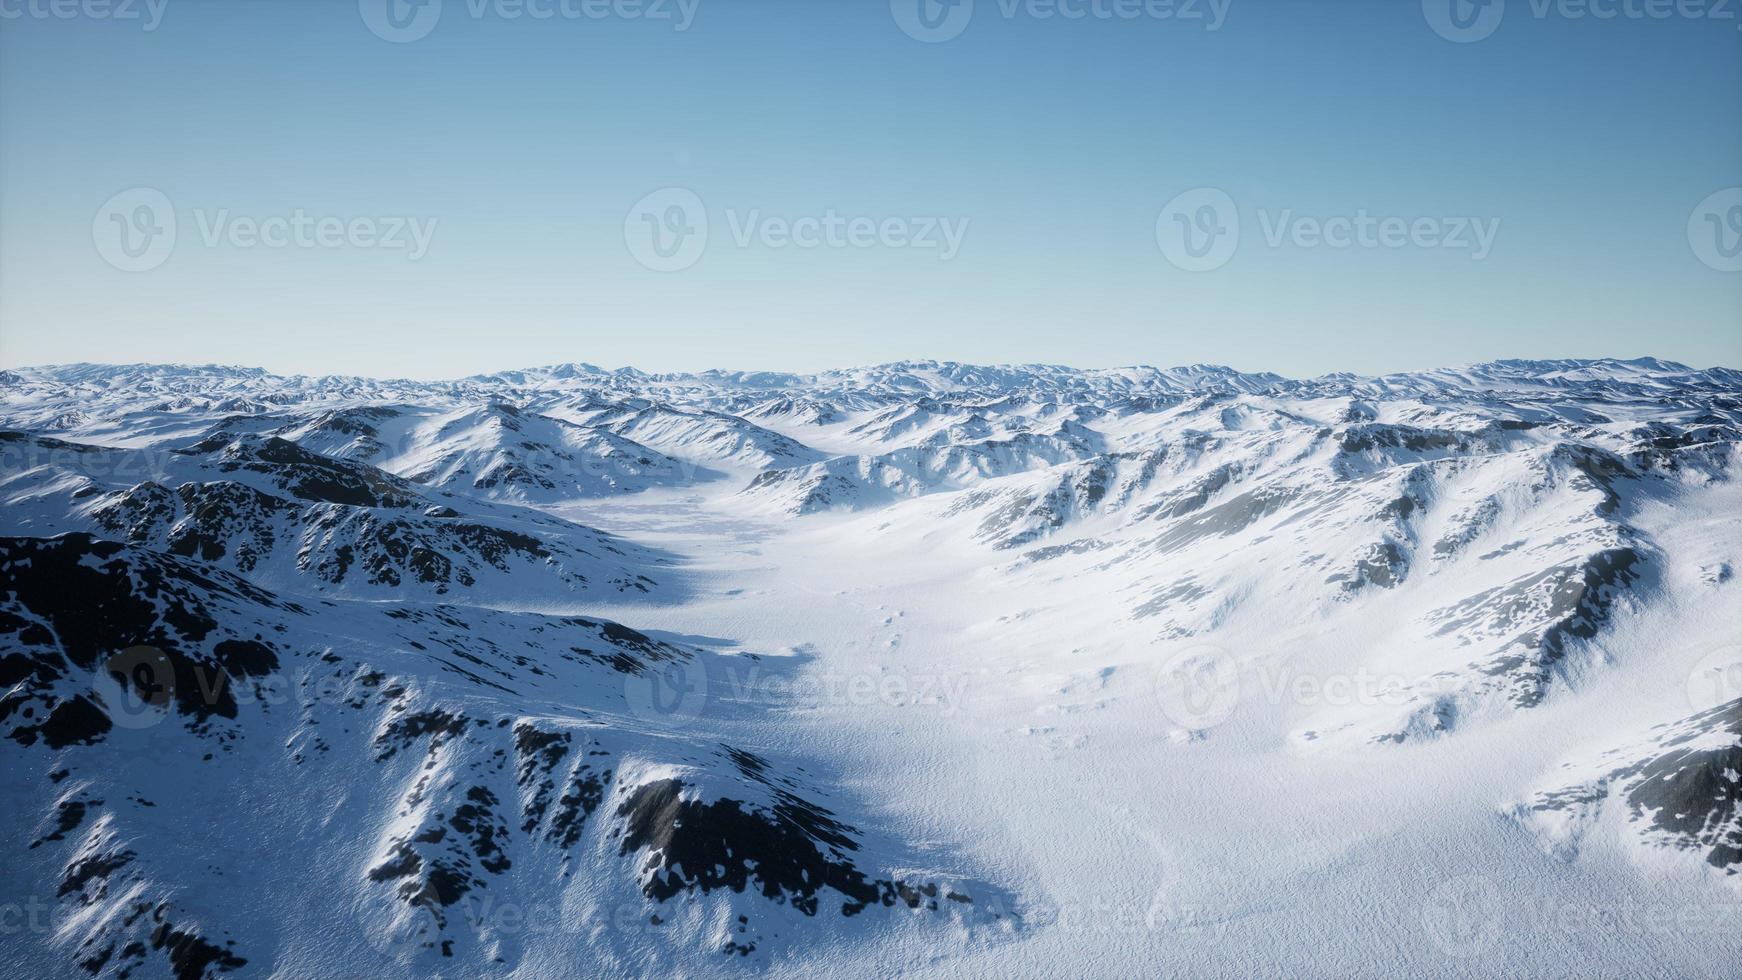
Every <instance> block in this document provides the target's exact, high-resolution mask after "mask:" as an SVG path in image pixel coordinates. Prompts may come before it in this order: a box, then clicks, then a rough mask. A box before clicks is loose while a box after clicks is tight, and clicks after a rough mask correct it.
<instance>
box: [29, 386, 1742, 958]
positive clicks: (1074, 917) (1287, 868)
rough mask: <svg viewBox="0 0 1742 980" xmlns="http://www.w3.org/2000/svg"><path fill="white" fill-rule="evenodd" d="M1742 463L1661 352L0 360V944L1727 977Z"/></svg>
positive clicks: (1738, 413)
mask: <svg viewBox="0 0 1742 980" xmlns="http://www.w3.org/2000/svg"><path fill="white" fill-rule="evenodd" d="M1739 453H1742V373H1739V372H1737V371H1734V370H1729V369H1722V368H1714V369H1709V370H1699V369H1694V368H1690V367H1687V366H1685V365H1680V364H1674V363H1671V362H1665V361H1661V360H1655V359H1650V358H1641V359H1637V360H1630V361H1618V360H1597V361H1589V360H1571V359H1564V360H1553V361H1503V362H1495V363H1489V364H1480V365H1470V366H1465V367H1460V368H1451V369H1444V370H1435V371H1427V372H1420V373H1411V374H1402V375H1391V376H1385V377H1360V376H1354V375H1331V376H1326V377H1322V378H1316V379H1306V380H1291V379H1286V378H1281V377H1278V376H1276V375H1270V374H1249V373H1242V372H1238V371H1234V370H1232V369H1229V368H1223V367H1215V366H1207V365H1200V366H1194V367H1185V368H1174V369H1167V370H1161V369H1155V368H1147V367H1133V368H1120V369H1110V370H1076V369H1071V368H1065V367H1059V366H1051V365H1006V366H976V365H966V364H958V363H954V362H934V361H910V362H901V363H896V364H888V365H879V366H874V367H868V368H858V369H850V370H838V371H825V372H820V373H816V374H808V375H799V374H787V373H776V372H753V371H708V372H701V373H696V374H650V373H646V372H642V371H637V370H634V369H630V368H624V369H619V370H608V369H605V368H600V367H596V366H593V365H589V364H584V363H574V364H563V365H555V366H550V367H544V368H533V369H526V370H519V371H505V372H500V373H497V374H490V375H480V376H475V377H471V378H465V379H460V380H455V381H446V382H418V381H407V380H379V379H366V378H346V377H338V376H330V377H319V378H313V377H280V376H275V375H271V374H268V373H266V372H263V371H259V370H255V369H246V368H222V367H211V366H207V367H186V366H167V365H125V366H105V365H88V364H87V365H68V366H60V367H47V368H20V369H14V370H11V371H8V372H5V373H4V374H3V375H0V689H3V690H4V692H5V693H4V697H3V698H0V735H4V736H6V739H7V740H6V741H4V742H0V745H4V746H5V748H4V749H3V750H0V751H3V753H4V755H3V756H0V758H3V759H4V765H5V768H6V771H7V780H6V784H5V785H6V789H5V791H4V792H5V794H6V795H5V802H6V806H7V810H8V813H9V814H14V815H16V816H15V817H14V819H13V820H11V821H9V822H8V829H7V832H6V837H5V838H4V840H5V844H6V848H7V856H8V858H9V859H10V860H9V861H8V862H7V866H6V871H5V872H4V874H5V879H4V880H5V884H6V888H7V891H8V893H9V894H10V895H13V896H23V899H22V900H20V901H19V902H16V903H15V904H16V905H18V907H19V909H18V911H19V912H20V915H19V916H17V917H14V918H15V919H17V920H18V921H24V922H26V923H27V925H26V927H24V928H21V929H13V930H9V931H8V930H0V962H7V963H10V964H20V965H22V972H21V975H25V974H28V975H61V974H76V975H96V976H103V977H108V976H162V975H175V976H184V977H200V976H216V975H222V974H227V973H235V974H238V975H252V974H262V975H282V976H306V975H356V974H358V973H364V974H367V975H371V976H394V975H406V976H414V975H416V976H421V975H431V974H433V973H437V972H439V973H443V974H452V975H479V974H497V975H513V976H526V977H546V976H570V975H577V974H581V973H586V974H602V975H628V974H635V973H642V972H647V971H658V972H669V973H674V974H682V975H723V974H727V973H733V974H735V973H740V972H743V971H745V970H754V971H758V972H762V971H766V972H772V973H775V974H778V975H788V974H790V975H798V974H804V975H816V974H818V973H822V974H842V975H864V974H866V973H870V974H876V975H887V974H891V973H896V972H915V973H921V974H935V975H960V974H962V973H967V974H969V975H977V976H1010V975H1024V976H1026V975H1059V974H1073V975H1083V976H1129V975H1140V974H1141V975H1154V974H1170V975H1237V974H1238V975H1244V974H1250V973H1255V972H1267V973H1274V972H1284V971H1286V972H1294V973H1303V972H1304V973H1312V974H1319V975H1330V974H1334V975H1360V976H1379V975H1392V974H1394V973H1396V972H1404V973H1408V974H1420V975H1476V974H1482V975H1486V974H1494V973H1511V974H1544V973H1557V974H1558V973H1568V972H1578V973H1596V974H1600V975H1632V974H1654V975H1660V974H1661V975H1678V976H1679V975H1688V976H1723V975H1728V974H1729V973H1730V972H1732V968H1733V965H1734V962H1735V961H1736V960H1737V958H1738V956H1739V955H1742V940H1738V938H1737V936H1736V933H1735V930H1734V928H1733V924H1734V921H1735V920H1734V917H1733V916H1734V911H1735V909H1736V908H1737V907H1739V906H1742V810H1738V807H1737V799H1738V793H1739V787H1742V784H1739V782H1738V780H1739V779H1742V775H1739V773H1742V761H1739V758H1738V755H1737V752H1738V751H1739V747H1742V730H1739V729H1738V724H1739V721H1738V714H1737V712H1738V706H1739V705H1742V646H1738V645H1737V637H1738V635H1739V634H1738V626H1739V625H1742V585H1739V584H1738V582H1737V577H1736V574H1735V570H1736V569H1737V567H1738V566H1739V565H1742V483H1739V482H1738V479H1737V477H1738V475H1739V473H1742V457H1739ZM623 624H629V625H623ZM215 814H216V815H222V816H221V819H214V815H215ZM32 903H34V904H32ZM26 906H29V907H30V908H35V909H36V910H37V912H36V913H33V914H34V915H35V918H31V917H30V916H25V915H24V914H23V912H24V910H25V907H26ZM1618 909H1630V910H1640V909H1643V910H1646V912H1649V913H1651V914H1652V916H1653V917H1652V919H1651V921H1652V922H1654V923H1657V922H1659V920H1661V922H1662V923H1668V924H1667V925H1665V924H1661V923H1660V924H1657V925H1652V926H1649V927H1635V928H1628V929H1617V928H1609V927H1603V926H1599V925H1594V924H1593V923H1603V922H1612V921H1613V919H1614V915H1615V912H1616V910H1618ZM0 911H7V910H0ZM1605 915H1607V916H1608V918H1604V916H1605ZM7 921H13V920H10V919H9V920H7ZM1726 921H1727V922H1729V923H1730V926H1729V927H1728V928H1724V927H1722V926H1721V924H1722V923H1724V922H1726ZM31 922H35V923H37V924H35V925H30V924H28V923H31ZM1569 923H1572V924H1570V925H1569ZM1715 924H1717V925H1715ZM14 972H20V971H18V970H15V971H14Z"/></svg>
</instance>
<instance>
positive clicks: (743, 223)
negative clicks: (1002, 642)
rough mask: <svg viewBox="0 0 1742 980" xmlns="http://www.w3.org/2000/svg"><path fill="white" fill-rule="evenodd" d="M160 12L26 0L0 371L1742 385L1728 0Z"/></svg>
mask: <svg viewBox="0 0 1742 980" xmlns="http://www.w3.org/2000/svg"><path fill="white" fill-rule="evenodd" d="M62 2H67V0H62ZM113 2H116V3H119V2H121V0H113ZM132 2H133V6H132V8H131V9H130V11H129V12H136V13H137V15H138V16H137V17H136V18H135V19H130V20H129V19H117V18H116V17H115V16H114V15H113V13H114V12H113V11H110V14H109V15H108V16H102V13H103V12H104V11H105V10H106V9H108V7H107V5H106V4H100V3H98V4H93V3H92V2H91V0H83V4H82V5H81V4H80V3H74V4H73V6H72V7H71V8H68V9H71V10H73V12H74V16H71V17H65V18H63V17H58V16H55V15H54V12H53V11H52V10H51V9H50V8H49V6H48V5H49V3H50V0H0V12H4V13H6V14H7V15H8V16H7V17H6V19H3V20H0V363H3V364H5V365H8V366H17V365H24V364H43V363H55V362H65V361H75V360H98V361H135V360H146V361H192V362H218V363H234V364H248V365H259V366H263V367H267V368H269V369H272V370H277V371H284V372H304V373H362V374H374V375H395V376H409V377H423V378H431V377H453V376H459V375H464V374H470V373H474V372H478V371H484V370H494V369H500V368H508V367H517V366H528V365H533V364H544V363H552V362H558V361H571V360H575V361H590V362H593V363H597V364H603V365H607V366H618V365H623V364H634V365H636V366H639V367H643V368H647V369H653V370H691V369H700V368H705V367H730V368H767V369H791V370H804V369H813V368H822V367H830V366H844V365H851V364H861V363H869V362H875V361H886V360H893V359H898V358H905V357H935V358H940V359H956V360H967V361H978V362H1014V361H1045V362H1056V363H1068V364H1075V365H1081V366H1109V365H1117V364H1131V363H1152V364H1161V365H1171V364H1182V363H1193V362H1201V361H1208V362H1216V363H1226V364H1231V365H1233V366H1235V367H1239V368H1243V369H1248V370H1274V371H1278V372H1281V373H1284V374H1289V375H1294V376H1306V375H1313V374H1318V373H1322V372H1326V371H1333V370H1351V371H1360V372H1381V371H1391V370H1406V369H1411V368H1423V367H1430V366H1438V365H1445V364H1455V363H1462V362H1468V361H1475V360H1486V359H1491V358H1498V357H1538V356H1543V357H1546V356H1637V355H1641V354H1654V355H1657V356H1662V357H1668V358H1674V359H1677V360H1683V361H1687V362H1690V363H1693V364H1696V365H1699V366H1709V365H1714V364H1722V365H1726V366H1742V273H1738V272H1736V271H1731V269H1732V266H1733V261H1732V259H1733V254H1732V253H1733V250H1732V248H1731V246H1732V245H1734V243H1735V242H1736V241H1737V236H1742V226H1738V225H1732V224H1727V222H1731V221H1742V211H1738V210H1735V209H1734V208H1733V207H1732V205H1733V204H1734V205H1735V206H1736V207H1742V192H1737V195H1732V196H1725V195H1724V194H1722V193H1721V192H1724V191H1725V190H1726V189H1729V188H1735V187H1737V186H1738V185H1742V30H1739V29H1738V28H1739V27H1742V21H1739V20H1737V19H1735V18H1736V17H1738V16H1742V11H1738V10H1737V9H1736V8H1737V7H1738V5H1736V4H1734V3H1732V4H1728V5H1726V6H1725V7H1724V8H1720V9H1718V10H1716V11H1715V12H1710V13H1707V14H1706V15H1704V16H1698V17H1694V16H1685V15H1684V14H1672V15H1671V16H1669V17H1652V16H1645V15H1644V12H1645V0H1629V2H1630V4H1631V6H1628V7H1625V8H1624V7H1623V6H1622V0H1595V3H1594V6H1595V8H1597V9H1599V10H1610V11H1613V12H1615V13H1616V14H1617V16H1614V17H1609V18H1601V19H1600V18H1598V17H1596V16H1594V15H1591V14H1586V15H1584V16H1580V15H1579V12H1580V11H1583V10H1586V9H1587V8H1586V7H1583V6H1576V5H1573V4H1572V3H1571V0H1556V2H1552V3H1551V2H1549V0H1506V2H1505V4H1504V6H1503V8H1494V7H1489V8H1486V10H1487V12H1486V13H1483V14H1482V16H1492V15H1493V11H1494V10H1495V9H1501V10H1502V16H1501V18H1500V19H1499V20H1498V21H1497V22H1493V21H1490V22H1486V23H1483V22H1480V21H1479V19H1478V26H1477V27H1476V28H1474V30H1476V31H1477V32H1484V31H1491V33H1486V36H1483V37H1481V38H1480V39H1468V38H1466V39H1465V40H1463V41H1458V40H1451V39H1448V38H1447V37H1444V36H1441V33H1437V32H1436V30H1435V29H1434V22H1435V18H1434V17H1433V16H1430V14H1432V13H1433V11H1434V10H1435V4H1436V3H1439V0H1426V3H1425V5H1424V4H1423V3H1418V2H1398V3H1389V2H1388V3H1381V2H1371V3H1367V2H1354V0H1346V2H1333V3H1313V4H1306V3H1294V2H1283V0H1218V3H1217V4H1215V5H1212V4H1211V3H1209V0H1199V2H1197V3H1194V4H1190V5H1187V6H1184V7H1182V6H1180V5H1179V4H1177V3H1176V4H1168V3H1165V2H1164V0H1153V2H1151V3H1149V4H1148V5H1147V6H1146V5H1145V3H1144V2H1141V0H975V3H974V4H973V5H972V8H971V9H968V10H967V13H966V15H965V16H966V19H965V20H956V21H951V20H949V17H950V16H955V17H963V16H964V14H963V10H964V9H965V8H964V7H962V6H957V7H956V8H954V9H953V10H947V9H945V8H939V7H934V8H931V10H932V12H933V13H935V14H937V17H935V18H933V19H932V21H931V22H935V23H941V24H943V25H944V26H943V28H942V30H943V32H953V31H955V30H956V29H957V28H958V27H959V28H960V29H959V33H955V34H954V36H952V37H950V38H949V39H947V40H937V39H936V38H935V36H934V38H933V39H932V40H918V39H915V38H914V37H912V36H910V35H909V33H907V32H904V30H903V24H904V23H905V24H906V25H907V26H908V27H910V28H914V27H915V25H918V24H920V23H922V22H921V21H918V20H915V19H914V17H913V14H914V10H913V7H912V3H910V2H909V0H894V2H893V3H891V2H885V0H866V2H853V3H847V2H831V3H822V2H798V0H792V2H778V0H735V2H732V3H725V2H712V0H686V3H685V4H684V5H682V6H681V7H680V5H679V4H678V3H677V0H663V2H660V3H659V4H658V6H657V7H652V6H650V5H652V4H654V2H655V0H640V2H639V3H636V2H634V0H619V2H618V5H617V6H615V7H613V6H612V4H611V3H601V2H600V0H585V2H586V3H587V5H586V6H583V0H566V4H567V5H566V6H563V5H562V4H563V2H564V0H444V3H443V4H441V6H440V10H439V14H437V15H436V16H435V17H434V19H433V20H423V21H418V20H416V19H415V17H413V16H412V15H413V14H414V13H417V11H415V10H412V9H405V10H401V11H400V12H401V13H402V14H405V15H406V16H405V17H404V18H402V19H401V20H402V22H404V23H408V24H409V25H411V26H410V28H409V30H408V31H407V32H406V33H420V32H424V31H425V29H426V28H427V33H424V34H423V36H421V37H419V38H417V39H415V40H412V39H407V38H406V37H405V34H403V33H402V34H400V35H399V36H398V38H399V39H398V40H397V41H396V40H388V39H383V37H381V36H378V35H377V33H376V32H375V31H372V30H371V24H372V23H373V24H374V25H375V26H377V27H382V30H383V32H384V33H387V34H389V35H393V34H394V30H393V29H392V28H391V27H383V25H388V24H389V23H390V22H388V21H386V20H383V19H381V17H380V16H379V11H376V10H373V9H371V7H370V4H371V3H374V2H375V0H362V2H361V3H359V0H155V4H154V5H152V6H150V7H149V8H148V6H147V4H146V0H132ZM395 2H398V0H395ZM913 2H918V0H913ZM927 2H928V3H929V2H931V0H927ZM1182 2H1183V0H1182ZM1446 2H1448V3H1449V2H1451V0H1446ZM1458 2H1460V3H1463V2H1465V0H1458ZM904 4H905V5H906V6H905V7H904ZM158 5H161V6H158ZM431 9H432V8H428V7H426V8H424V9H423V11H422V12H421V14H422V16H424V17H426V18H428V17H430V16H431ZM1465 9H1466V10H1469V11H1472V12H1473V14H1472V15H1473V16H1474V15H1475V14H1474V11H1475V8H1465ZM1683 9H1684V10H1685V9H1691V8H1683ZM1702 9H1703V8H1702ZM1061 10H1062V11H1063V12H1069V13H1081V14H1083V16H1079V17H1068V18H1067V17H1064V16H1062V15H1061V14H1060V12H1059V11H1061ZM531 11H538V12H550V13H551V14H552V16H550V17H545V18H533V17H531V16H529V13H530V12H531ZM517 12H520V16H515V14H516V13H517ZM601 12H602V13H604V14H605V16H602V17H600V16H590V15H594V14H599V13H601ZM1629 12H1631V13H1629ZM366 13H367V14H369V16H365V14H366ZM1049 13H1051V14H1052V15H1051V16H1048V14H1049ZM1443 13H1444V12H1443V11H1441V14H1443ZM898 15H899V16H898ZM1164 15H1165V16H1164ZM154 16H155V17H156V19H155V20H153V18H154ZM1218 17H1219V18H1220V20H1219V23H1214V24H1213V23H1212V22H1213V21H1214V20H1215V19H1216V18H1218ZM686 19H687V22H686ZM1439 20H1440V23H1441V24H1442V26H1443V24H1444V23H1447V22H1446V21H1445V19H1444V17H1443V16H1441V17H1440V18H1439ZM148 26H149V27H151V28H152V29H149V30H147V29H146V28H147V27H148ZM1212 26H1214V29H1210V28H1211V27H1212ZM680 27H681V28H683V29H681V30H680V29H679V28H680ZM917 32H918V33H920V34H922V35H923V34H925V33H926V32H925V30H924V29H917ZM140 188H145V189H149V190H150V191H151V192H155V193H156V194H158V195H161V196H160V197H153V198H150V201H151V202H161V203H152V204H151V207H153V208H161V209H167V210H168V211H169V217H170V219H171V220H173V222H174V226H175V229H174V235H173V239H170V238H169V237H168V236H167V235H165V234H164V227H165V226H164V223H163V221H162V217H163V216H161V215H158V214H157V212H156V211H152V212H150V213H149V214H146V215H144V216H143V217H144V218H148V219H150V220H145V222H144V223H143V224H140V225H137V226H131V227H130V225H129V223H130V222H132V221H133V220H134V218H135V217H136V216H139V206H140V201H141V198H139V197H138V193H139V192H138V191H137V189H140ZM672 189H675V190H672ZM1210 191H1213V192H1219V193H1220V195H1222V196H1220V197H1216V198H1214V199H1213V200H1214V202H1216V203H1215V208H1216V209H1220V210H1215V209H1213V210H1212V211H1204V210H1203V206H1204V205H1203V202H1204V200H1206V198H1204V197H1203V195H1204V193H1206V192H1210ZM126 192H133V196H126ZM674 194H676V195H679V196H677V197H674V196H673V195H674ZM1715 194H1716V195H1718V196H1716V197H1713V195H1715ZM118 195H120V196H118ZM650 195H651V196H650ZM1194 195H1195V196H1194ZM115 202H119V203H115ZM646 202H651V203H646ZM674 202H676V203H675V204H674ZM1170 202H1181V203H1179V204H1178V206H1177V207H1176V208H1175V209H1174V211H1172V212H1170V211H1169V210H1167V209H1168V208H1169V207H1170ZM1223 202H1225V203H1223ZM674 207H676V208H677V210H675V211H674V210H672V209H673V208H674ZM1702 208H1704V209H1705V211H1706V212H1707V213H1705V214H1703V213H1701V209H1702ZM698 209H699V212H700V213H699V214H697V213H695V212H696V211H697V210H698ZM1229 209H1231V213H1230V210H1229ZM1708 214H1709V216H1708ZM697 218H701V219H702V220H704V221H705V224H706V233H705V238H704V237H702V234H701V232H700V223H699V222H698V221H697V220H696V219H697ZM1229 218H1232V219H1233V223H1235V224H1237V226H1238V230H1239V237H1238V246H1237V247H1236V248H1234V249H1233V250H1232V252H1231V253H1229V252H1227V251H1226V249H1224V250H1223V251H1222V252H1215V251H1212V252H1211V253H1210V254H1209V257H1208V258H1207V259H1198V258H1192V257H1190V253H1189V252H1188V253H1183V254H1182V253H1181V252H1180V250H1179V248H1178V246H1179V244H1180V242H1181V241H1182V239H1180V238H1179V237H1178V236H1182V235H1187V234H1191V235H1198V234H1200V232H1199V231H1197V230H1196V229H1202V228H1209V227H1212V226H1213V227H1214V228H1215V229H1216V230H1218V231H1220V232H1221V237H1220V238H1218V239H1216V240H1218V241H1220V242H1222V243H1224V245H1226V244H1227V243H1230V242H1232V241H1233V239H1232V238H1231V237H1229V236H1228V234H1227V232H1228V231H1229V228H1230V224H1229V222H1228V220H1227V219H1229ZM668 219H671V220H672V221H673V222H674V223H671V224H666V222H667V220H668ZM1200 220H1202V221H1207V222H1208V224H1207V225H1206V224H1199V223H1198V222H1200ZM650 221H651V223H649V222H650ZM1386 221H1389V222H1390V225H1389V226H1388V227H1389V230H1386V229H1387V226H1385V225H1382V224H1381V223H1382V222H1386ZM299 222H300V225H301V227H302V231H301V232H300V233H298V232H296V231H295V228H296V227H297V226H298V223H299ZM322 222H324V223H325V229H324V231H322V225H321V223H322ZM1182 222H1183V223H1182ZM1363 222H1365V223H1366V226H1367V228H1368V233H1367V234H1366V235H1365V236H1364V237H1363V236H1361V235H1358V234H1356V233H1355V232H1353V231H1352V230H1351V229H1355V228H1358V227H1360V226H1361V224H1362V223H1363ZM831 229H832V231H831ZM1403 229H1409V231H1408V232H1407V233H1406V232H1404V231H1403ZM152 230H155V231H156V232H157V235H156V236H155V237H153V238H150V239H149V240H148V239H146V238H144V237H135V236H144V235H145V234H146V233H147V232H148V231H152ZM414 230H421V232H422V234H423V237H422V238H421V240H420V239H418V238H416V236H414V234H413V232H414ZM679 231H685V232H687V237H683V238H679V237H677V236H678V232H679ZM656 232H657V233H658V234H659V235H660V236H662V237H661V238H660V240H659V241H658V242H657V243H656V242H655V241H654V239H653V238H652V237H651V236H653V235H654V234H655V233H656ZM946 232H949V233H953V235H954V237H953V239H952V238H950V237H948V235H947V234H946ZM123 234H125V235H127V236H129V237H128V238H127V242H126V243H127V244H128V245H129V247H130V248H135V249H138V248H144V246H145V244H147V242H148V241H149V242H155V243H156V246H157V247H158V249H159V251H157V252H151V251H149V250H148V251H147V252H146V253H145V254H144V255H143V256H137V255H136V256H131V257H129V256H128V255H126V254H125V253H118V252H117V251H116V247H117V244H118V243H121V239H120V237H118V236H121V235H123ZM1484 234H1485V235H1486V237H1485V238H1484V237H1483V236H1484ZM262 235H265V236H266V237H267V238H269V239H271V240H272V241H274V242H277V243H278V244H277V245H276V246H274V245H268V244H262V243H261V242H260V241H259V239H260V238H261V236H262ZM665 236H670V237H665ZM1169 236H1175V237H1174V238H1173V239H1171V240H1170V238H1169ZM1702 236H1707V237H1709V239H1710V241H1707V237H1702ZM1327 237H1328V238H1329V239H1331V240H1334V241H1336V242H1338V243H1341V245H1342V247H1334V246H1333V245H1332V244H1328V243H1327V241H1326V240H1325V239H1326V238H1327ZM795 239H796V240H797V241H795ZM171 241H172V245H171V246H169V247H167V251H165V250H164V248H165V246H164V243H165V242H171ZM1203 241H1210V239H1207V238H1206V239H1202V240H1201V241H1197V242H1196V244H1202V242H1203ZM680 243H681V244H685V245H686V248H684V249H678V250H677V251H676V252H675V253H673V254H670V255H662V254H661V250H666V251H669V250H670V247H675V245H676V244H680ZM801 243H802V244H801ZM652 244H657V245H659V249H656V250H654V251H651V252H650V251H649V246H650V245H652ZM1206 262H1208V263H1211V264H1213V266H1214V267H1212V268H1194V265H1197V266H1201V265H1203V264H1205V263H1206ZM130 263H131V264H135V265H137V264H145V265H149V266H150V267H149V268H144V269H143V270H130V269H129V268H128V266H129V264H130ZM673 264H676V265H680V266H681V267H679V268H669V267H670V266H672V265H673Z"/></svg>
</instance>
